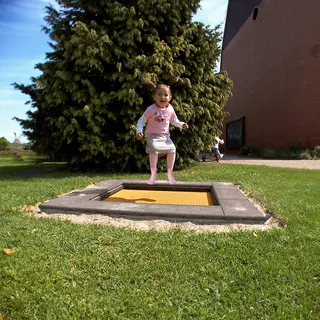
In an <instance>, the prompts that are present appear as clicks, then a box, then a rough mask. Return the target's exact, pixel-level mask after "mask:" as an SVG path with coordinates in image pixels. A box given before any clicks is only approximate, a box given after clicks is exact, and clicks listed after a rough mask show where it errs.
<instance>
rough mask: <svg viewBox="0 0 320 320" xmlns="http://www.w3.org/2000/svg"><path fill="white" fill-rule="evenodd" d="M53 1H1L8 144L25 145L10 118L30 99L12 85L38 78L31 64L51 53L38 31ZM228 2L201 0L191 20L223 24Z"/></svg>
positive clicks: (0, 79) (0, 98) (3, 133)
mask: <svg viewBox="0 0 320 320" xmlns="http://www.w3.org/2000/svg"><path fill="white" fill-rule="evenodd" d="M50 3H52V4H53V5H55V2H54V0H0V39H1V50H0V137H5V138H6V139H8V140H9V141H10V142H13V140H14V132H15V133H16V134H17V136H18V137H20V138H21V141H22V142H26V138H25V137H23V136H22V135H21V134H22V128H21V127H20V125H19V123H18V122H17V121H15V120H12V118H13V117H18V118H23V119H24V118H26V112H27V111H28V110H29V105H25V102H26V101H28V99H29V96H27V95H24V94H22V93H21V92H20V91H19V90H15V89H14V88H13V86H12V85H11V84H12V83H13V82H17V83H22V84H29V83H30V82H31V81H30V77H32V76H36V75H38V74H39V73H38V71H37V70H35V69H34V65H35V64H36V63H39V62H43V61H44V59H45V54H46V52H48V51H51V49H50V48H49V45H48V43H47V42H48V41H49V38H48V36H47V35H46V34H45V33H44V32H43V31H41V26H42V25H44V24H45V22H44V20H43V18H44V15H45V6H46V5H48V4H50ZM227 4H228V0H202V1H201V7H202V9H201V10H199V11H198V13H197V14H196V16H195V17H194V20H195V21H201V22H203V23H205V24H210V25H211V26H216V25H217V24H222V30H223V26H224V22H225V17H226V11H227Z"/></svg>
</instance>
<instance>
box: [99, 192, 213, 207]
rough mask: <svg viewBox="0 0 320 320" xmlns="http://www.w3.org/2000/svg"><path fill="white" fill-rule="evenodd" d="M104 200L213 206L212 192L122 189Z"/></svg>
mask: <svg viewBox="0 0 320 320" xmlns="http://www.w3.org/2000/svg"><path fill="white" fill-rule="evenodd" d="M104 201H117V202H133V203H154V204H182V205H190V206H194V205H197V206H213V205H214V201H213V197H212V195H211V193H210V192H206V191H168V190H132V189H122V190H120V191H119V192H117V193H114V194H113V195H112V196H110V197H108V198H106V199H104Z"/></svg>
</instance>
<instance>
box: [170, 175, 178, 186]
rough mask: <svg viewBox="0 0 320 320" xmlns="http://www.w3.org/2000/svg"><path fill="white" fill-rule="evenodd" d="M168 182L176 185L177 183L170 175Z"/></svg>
mask: <svg viewBox="0 0 320 320" xmlns="http://www.w3.org/2000/svg"><path fill="white" fill-rule="evenodd" d="M168 180H169V183H170V184H176V183H177V181H176V179H175V178H174V177H173V176H172V175H168Z"/></svg>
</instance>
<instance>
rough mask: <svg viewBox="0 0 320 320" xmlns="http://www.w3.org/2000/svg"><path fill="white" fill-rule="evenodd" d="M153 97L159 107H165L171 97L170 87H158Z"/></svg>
mask: <svg viewBox="0 0 320 320" xmlns="http://www.w3.org/2000/svg"><path fill="white" fill-rule="evenodd" d="M153 99H154V101H155V102H156V104H157V106H158V107H159V108H165V107H167V106H168V104H169V102H170V99H171V93H170V89H169V88H167V87H160V88H158V89H157V90H156V92H155V94H154V96H153Z"/></svg>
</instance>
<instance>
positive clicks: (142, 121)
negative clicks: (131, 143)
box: [136, 114, 147, 140]
mask: <svg viewBox="0 0 320 320" xmlns="http://www.w3.org/2000/svg"><path fill="white" fill-rule="evenodd" d="M146 123H147V118H146V117H145V115H144V114H143V115H142V116H141V118H140V119H139V120H138V122H137V130H136V132H137V139H138V140H141V139H142V137H143V128H144V126H145V125H146Z"/></svg>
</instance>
